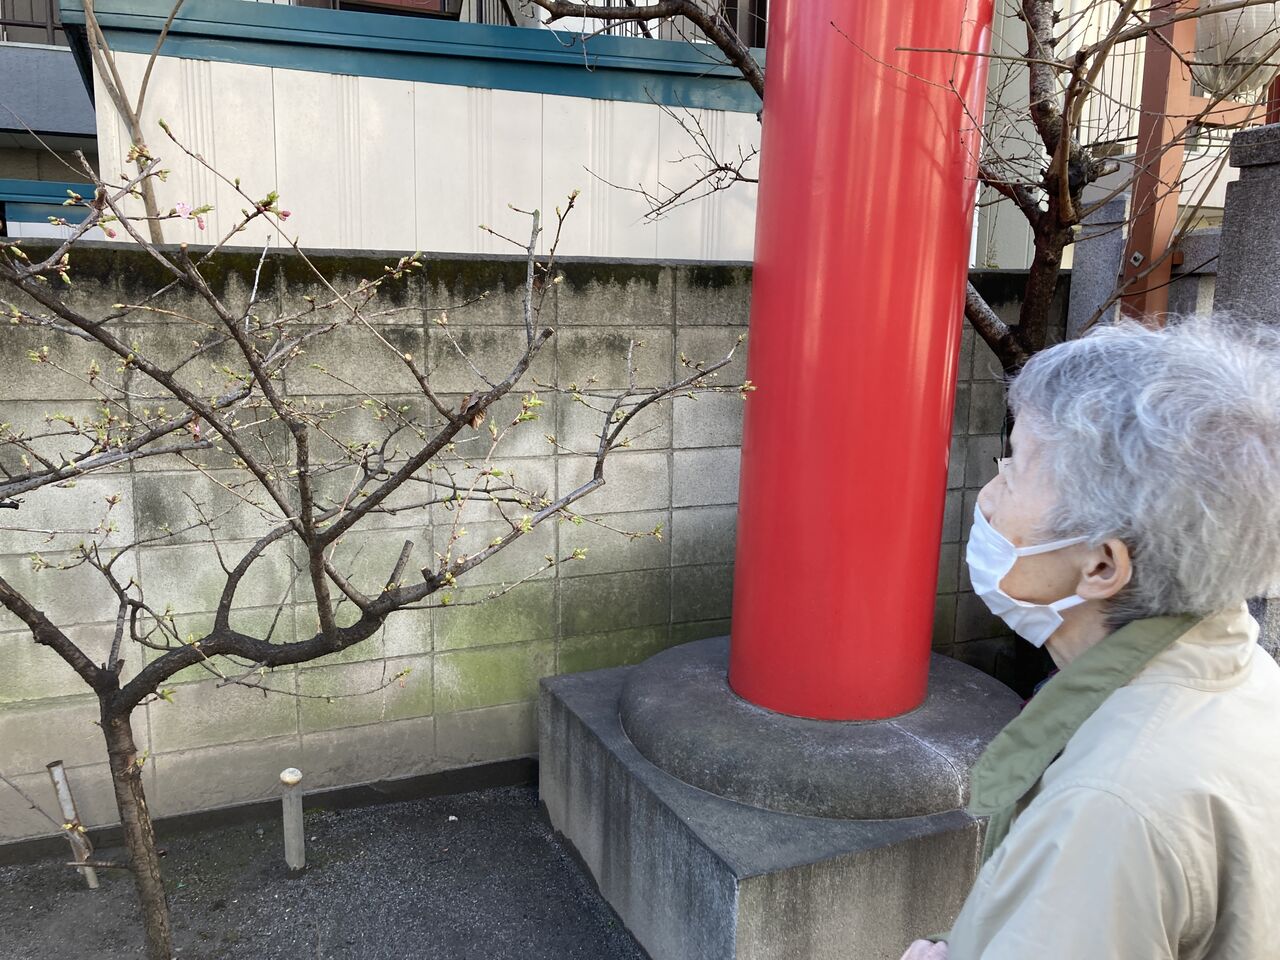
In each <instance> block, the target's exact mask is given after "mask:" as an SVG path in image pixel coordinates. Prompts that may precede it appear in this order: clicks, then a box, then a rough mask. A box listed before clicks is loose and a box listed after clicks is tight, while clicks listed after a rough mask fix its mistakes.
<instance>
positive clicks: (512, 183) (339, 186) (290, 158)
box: [96, 53, 759, 261]
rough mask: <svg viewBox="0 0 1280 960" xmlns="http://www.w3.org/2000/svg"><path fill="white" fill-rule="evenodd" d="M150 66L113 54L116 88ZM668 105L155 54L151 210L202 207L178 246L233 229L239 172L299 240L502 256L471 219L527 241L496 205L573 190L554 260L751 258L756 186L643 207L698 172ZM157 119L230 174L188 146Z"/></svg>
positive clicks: (102, 119)
mask: <svg viewBox="0 0 1280 960" xmlns="http://www.w3.org/2000/svg"><path fill="white" fill-rule="evenodd" d="M146 60H147V58H146V56H144V55H142V54H127V53H122V54H119V55H118V61H119V69H120V73H121V75H122V77H123V79H124V82H125V83H126V84H127V85H133V86H135V87H136V84H138V83H139V82H140V80H141V77H142V74H143V71H144V70H145V67H146ZM96 92H97V102H98V104H99V110H98V143H99V154H100V162H101V169H102V173H103V176H104V178H105V179H107V180H108V181H111V180H112V179H113V178H114V177H118V176H119V174H120V173H121V172H123V171H125V169H126V167H127V166H128V164H127V162H126V158H127V154H128V150H129V138H128V136H127V130H128V127H127V125H126V124H124V123H123V122H122V121H121V120H120V119H119V118H118V117H117V116H116V115H115V112H114V111H113V110H112V109H111V108H110V106H109V104H110V102H111V101H110V99H109V97H108V96H107V94H106V92H105V90H104V89H103V88H102V86H101V83H100V81H99V82H98V89H97V91H96ZM667 109H668V108H663V107H660V106H658V105H656V104H652V103H635V102H626V101H614V100H597V99H589V98H585V97H568V96H553V95H546V94H539V93H524V92H518V91H510V90H490V89H480V88H472V87H461V86H451V85H444V84H435V83H420V82H411V81H402V80H388V79H380V78H375V77H353V76H339V75H334V74H325V73H312V72H307V71H301V70H290V69H283V68H278V67H263V66H252V65H245V64H236V63H222V62H210V61H204V60H186V59H179V58H174V57H161V58H160V59H159V60H158V61H157V63H156V66H155V69H154V71H153V73H152V79H151V85H150V89H149V91H148V93H147V97H146V111H145V116H144V117H143V129H144V131H145V132H146V135H147V138H148V146H149V148H150V149H151V151H152V153H153V155H156V156H159V157H161V158H162V160H163V164H162V165H163V166H164V167H165V168H167V169H168V170H169V171H170V174H169V176H168V180H167V182H164V183H159V184H157V188H158V198H159V200H160V205H161V207H162V209H168V208H170V207H172V206H174V205H175V204H176V203H178V202H179V201H182V202H186V203H189V204H191V205H192V206H193V207H195V206H199V205H200V204H202V203H205V202H208V203H212V204H214V208H215V209H214V211H213V212H212V213H211V214H209V215H208V216H207V217H206V229H205V230H204V231H203V232H201V231H200V230H198V229H197V227H196V225H195V224H194V223H193V222H181V223H179V222H175V221H170V222H168V223H166V224H165V239H166V240H171V241H174V242H178V241H187V242H193V243H197V242H198V243H208V242H211V240H213V239H214V238H221V237H222V236H223V235H224V234H225V233H226V232H227V231H228V230H230V229H231V227H232V226H233V225H234V224H235V222H236V220H237V219H238V218H239V211H240V210H241V209H242V208H243V207H245V206H246V203H245V200H244V198H243V197H240V196H238V195H237V194H236V191H235V189H234V187H233V186H232V185H231V183H230V182H228V181H229V180H232V179H234V178H236V177H238V178H239V179H240V183H241V185H242V188H243V189H244V191H245V192H246V193H248V194H249V195H250V196H251V197H254V198H255V199H256V198H260V197H263V196H265V195H266V194H267V193H268V192H270V191H271V190H276V191H278V192H279V194H280V204H281V206H282V207H283V208H284V209H287V210H289V211H290V212H291V216H290V218H289V220H288V222H287V223H286V232H288V233H289V234H290V235H294V236H296V237H297V238H298V239H299V241H300V242H301V244H302V245H303V246H304V247H308V248H313V249H320V248H334V249H364V250H401V251H404V250H423V251H437V252H450V253H508V252H516V251H515V247H514V246H512V245H511V244H509V243H506V242H504V241H503V240H501V239H499V238H498V237H495V236H493V235H492V234H491V233H489V232H487V231H485V230H483V229H482V228H481V225H487V226H489V227H491V228H493V230H495V231H497V232H499V233H503V234H506V235H507V236H511V237H513V238H514V239H519V240H522V241H525V240H527V238H528V226H527V223H528V219H527V218H526V217H523V216H521V215H520V214H518V213H515V212H513V211H512V210H511V209H510V208H509V206H508V205H511V206H515V207H518V208H521V209H533V208H535V207H536V208H538V209H541V210H542V211H543V214H544V221H546V222H547V225H548V227H549V228H553V227H554V210H555V207H556V206H557V205H561V206H563V204H564V203H565V200H566V197H567V195H568V194H569V192H570V191H571V190H574V189H578V190H580V191H581V196H580V198H579V200H578V203H577V209H576V210H575V212H574V213H573V214H572V216H571V217H570V219H569V221H568V223H567V224H566V227H565V230H564V234H563V238H562V242H561V247H560V250H561V252H562V253H564V254H566V255H577V256H600V257H610V258H618V257H636V258H644V259H653V258H658V259H690V260H702V261H708V260H710V261H727V260H750V259H751V253H752V246H753V242H754V230H755V185H754V184H737V185H735V186H734V187H733V188H732V189H730V190H727V191H723V192H720V193H717V194H715V195H713V196H710V197H708V198H706V199H704V200H701V201H699V202H697V203H693V204H689V205H688V206H686V207H682V208H679V209H678V210H676V211H675V212H674V213H672V214H671V215H669V216H667V217H665V218H663V219H660V220H658V221H656V222H653V221H650V220H648V219H647V218H646V216H645V214H646V211H647V209H648V207H647V204H646V201H645V200H644V198H643V196H641V195H640V194H639V193H637V192H635V191H636V190H638V189H641V188H643V189H644V190H646V191H648V192H649V193H650V194H657V193H658V192H659V191H660V190H661V189H663V188H664V186H663V185H665V187H676V186H679V185H682V184H685V183H689V182H692V181H693V179H694V178H695V177H696V176H697V175H698V161H697V160H696V159H689V155H690V154H693V153H695V150H694V147H693V144H692V142H691V141H690V139H689V137H688V135H687V134H686V133H685V132H684V131H682V130H681V129H680V126H679V124H677V123H676V121H675V120H673V119H672V118H671V117H670V116H669V114H668V113H667V112H666V110H667ZM669 109H677V110H679V109H681V108H669ZM693 112H694V113H695V114H697V116H698V119H699V120H700V122H701V123H702V124H703V126H704V128H705V129H706V130H707V131H708V134H709V136H710V138H711V140H712V141H713V142H714V143H715V144H716V146H717V148H718V149H719V150H721V151H723V152H724V153H726V154H731V155H736V154H737V151H738V150H739V149H743V150H750V149H752V148H754V146H755V145H756V144H758V142H759V123H758V121H757V120H756V117H755V115H754V114H752V113H733V112H727V111H715V110H696V111H693ZM161 118H163V119H164V120H165V121H166V122H167V123H168V124H169V126H170V128H171V129H172V130H173V132H174V134H175V135H176V136H177V137H178V138H179V139H181V140H182V141H183V142H184V144H185V145H186V146H187V148H188V149H190V150H191V152H192V153H194V154H197V155H199V156H201V157H203V158H204V159H205V160H206V161H208V163H209V165H210V166H212V167H213V168H214V169H216V170H217V171H218V172H219V173H221V174H222V175H224V176H225V177H226V178H228V181H223V180H220V179H219V178H218V177H216V176H215V175H214V174H213V173H211V172H210V171H208V170H206V169H204V167H203V166H202V165H201V164H200V163H199V162H198V161H196V160H193V159H190V158H188V157H186V156H185V155H184V154H183V153H182V151H181V150H180V149H179V148H177V147H176V145H174V144H173V143H172V142H171V141H170V140H169V138H168V137H167V136H166V135H165V134H164V133H163V132H162V131H161V129H160V127H159V124H158V122H157V121H158V120H159V119H161ZM681 158H685V159H681ZM270 232H271V231H270V230H268V229H267V227H266V225H265V224H255V225H253V226H252V227H250V228H249V229H248V230H246V231H245V233H244V234H242V236H241V237H240V238H238V239H237V240H236V241H235V242H236V243H237V244H255V245H256V244H261V243H263V242H264V241H265V240H266V239H267V235H268V233H270ZM551 232H553V230H552V229H549V230H548V234H550V233H551ZM544 236H545V235H544ZM121 239H124V237H123V234H122V235H121ZM545 242H546V240H545V239H544V246H545Z"/></svg>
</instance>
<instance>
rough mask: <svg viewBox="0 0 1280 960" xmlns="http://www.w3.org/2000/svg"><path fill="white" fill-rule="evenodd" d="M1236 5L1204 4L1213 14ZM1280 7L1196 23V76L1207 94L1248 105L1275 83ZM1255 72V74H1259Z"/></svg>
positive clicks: (1262, 6) (1204, 0) (1206, 0)
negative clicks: (1214, 9) (1265, 88)
mask: <svg viewBox="0 0 1280 960" xmlns="http://www.w3.org/2000/svg"><path fill="white" fill-rule="evenodd" d="M1228 2H1231V0H1200V4H1201V7H1202V8H1208V9H1209V10H1212V9H1213V8H1214V7H1221V6H1223V5H1224V4H1226V3H1228ZM1278 48H1280V3H1259V4H1254V5H1252V6H1247V7H1239V8H1237V9H1235V10H1228V11H1226V12H1224V13H1209V14H1206V15H1205V16H1202V17H1200V18H1199V19H1198V20H1197V21H1196V56H1195V65H1194V66H1193V67H1192V71H1191V72H1192V74H1193V75H1194V76H1195V79H1196V82H1197V83H1198V84H1200V86H1202V87H1203V88H1204V89H1205V90H1206V91H1207V92H1208V93H1210V94H1217V95H1219V96H1224V97H1229V98H1230V99H1233V100H1245V99H1247V98H1248V97H1249V95H1250V94H1253V93H1256V92H1257V91H1259V90H1261V89H1262V88H1263V87H1265V86H1266V85H1267V84H1268V83H1270V81H1271V79H1272V78H1273V77H1274V76H1275V75H1276V67H1277V65H1280V49H1278ZM1255 68H1256V69H1255Z"/></svg>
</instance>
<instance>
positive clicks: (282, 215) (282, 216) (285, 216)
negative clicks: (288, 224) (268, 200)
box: [280, 210, 293, 220]
mask: <svg viewBox="0 0 1280 960" xmlns="http://www.w3.org/2000/svg"><path fill="white" fill-rule="evenodd" d="M291 216H293V214H291V213H290V212H289V211H288V210H281V211H280V219H281V220H288V219H289V218H290V217H291Z"/></svg>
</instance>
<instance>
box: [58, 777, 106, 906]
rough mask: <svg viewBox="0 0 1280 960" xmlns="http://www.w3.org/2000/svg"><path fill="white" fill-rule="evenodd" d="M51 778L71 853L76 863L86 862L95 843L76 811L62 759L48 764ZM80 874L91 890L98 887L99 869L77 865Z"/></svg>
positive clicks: (74, 800) (91, 853)
mask: <svg viewBox="0 0 1280 960" xmlns="http://www.w3.org/2000/svg"><path fill="white" fill-rule="evenodd" d="M46 766H47V769H48V771H49V779H50V780H52V781H53V791H54V793H56V794H57V795H58V807H59V808H60V809H61V810H62V829H64V830H66V831H67V839H68V840H70V841H71V855H72V856H73V857H75V859H76V863H85V862H86V861H88V860H89V859H90V858H91V857H92V856H93V844H91V843H90V842H89V836H88V834H87V833H85V829H84V827H83V826H81V824H80V814H79V813H78V812H77V811H76V798H75V797H73V796H72V795H71V784H70V783H69V782H68V781H67V771H66V770H64V769H63V767H62V761H61V760H55V761H53V763H50V764H47V765H46ZM76 869H77V870H79V871H80V876H82V877H84V879H85V883H87V884H89V889H90V890H97V889H98V871H96V870H95V869H93V867H90V866H82V867H77V868H76Z"/></svg>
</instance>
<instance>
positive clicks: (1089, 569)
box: [1076, 540, 1133, 600]
mask: <svg viewBox="0 0 1280 960" xmlns="http://www.w3.org/2000/svg"><path fill="white" fill-rule="evenodd" d="M1132 578H1133V563H1132V561H1131V560H1130V557H1129V548H1128V547H1127V546H1125V545H1124V543H1123V542H1122V541H1120V540H1106V541H1104V542H1103V543H1102V544H1101V545H1100V546H1097V547H1093V548H1091V549H1090V550H1088V551H1087V552H1086V553H1085V561H1084V566H1083V567H1082V568H1081V570H1080V583H1079V584H1077V586H1076V593H1078V594H1079V595H1080V596H1082V597H1084V598H1085V599H1086V600H1110V599H1111V598H1112V597H1114V596H1115V595H1116V594H1117V593H1119V592H1120V591H1121V590H1123V589H1124V588H1125V587H1126V586H1128V584H1129V581H1130V580H1131V579H1132Z"/></svg>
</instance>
